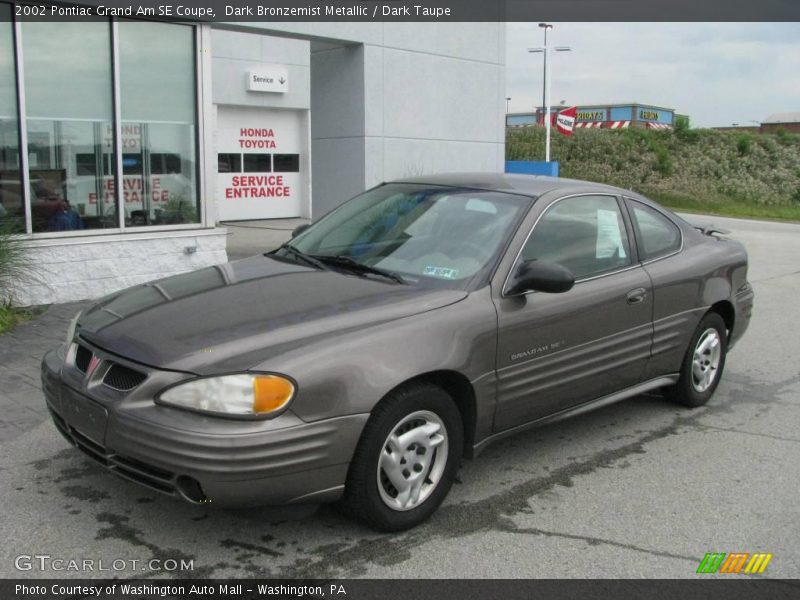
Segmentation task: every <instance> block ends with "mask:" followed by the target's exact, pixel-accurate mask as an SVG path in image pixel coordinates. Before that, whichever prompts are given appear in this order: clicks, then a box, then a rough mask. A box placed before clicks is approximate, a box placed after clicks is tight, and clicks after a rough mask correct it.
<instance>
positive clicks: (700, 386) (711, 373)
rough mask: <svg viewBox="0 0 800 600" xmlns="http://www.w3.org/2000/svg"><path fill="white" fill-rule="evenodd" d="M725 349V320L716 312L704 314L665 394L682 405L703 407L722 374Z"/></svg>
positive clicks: (726, 339)
mask: <svg viewBox="0 0 800 600" xmlns="http://www.w3.org/2000/svg"><path fill="white" fill-rule="evenodd" d="M727 349H728V332H727V328H726V327H725V321H724V320H723V319H722V317H721V316H720V315H718V314H717V313H714V312H711V313H708V314H706V316H705V317H703V319H702V320H701V321H700V324H699V325H698V326H697V329H696V330H695V332H694V335H693V336H692V340H691V342H690V343H689V348H688V349H687V351H686V355H685V356H684V358H683V364H682V365H681V372H680V379H678V383H676V384H675V385H674V386H673V387H671V388H667V396H668V397H669V398H670V399H671V400H673V401H675V402H677V403H679V404H683V405H684V406H691V407H695V406H702V405H704V404H705V403H706V402H708V400H709V399H710V398H711V396H712V395H713V394H714V391H715V390H716V389H717V385H718V384H719V380H720V378H721V377H722V370H723V369H724V367H725V354H726V352H727Z"/></svg>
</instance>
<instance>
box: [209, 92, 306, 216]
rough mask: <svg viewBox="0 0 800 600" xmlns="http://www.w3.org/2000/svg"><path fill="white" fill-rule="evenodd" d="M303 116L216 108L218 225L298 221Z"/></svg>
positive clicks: (303, 153)
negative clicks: (282, 219) (238, 222)
mask: <svg viewBox="0 0 800 600" xmlns="http://www.w3.org/2000/svg"><path fill="white" fill-rule="evenodd" d="M306 123H307V119H306V113H305V111H295V110H271V109H263V108H241V107H226V106H220V107H219V110H218V113H217V135H216V150H217V164H218V167H217V188H216V195H217V210H218V215H219V220H221V221H236V220H244V219H279V218H286V217H299V216H303V214H304V212H305V211H304V210H303V208H304V207H305V206H306V197H307V193H308V189H307V188H308V155H307V152H308V151H307V146H308V143H307V139H308V136H307V133H306V127H307V125H306Z"/></svg>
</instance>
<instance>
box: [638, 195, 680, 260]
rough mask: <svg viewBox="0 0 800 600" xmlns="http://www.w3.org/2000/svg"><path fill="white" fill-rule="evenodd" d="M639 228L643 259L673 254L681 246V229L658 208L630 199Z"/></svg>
mask: <svg viewBox="0 0 800 600" xmlns="http://www.w3.org/2000/svg"><path fill="white" fill-rule="evenodd" d="M629 203H630V207H631V208H632V212H633V218H634V220H635V221H636V225H637V227H638V228H639V238H640V239H639V246H640V250H641V252H640V254H641V255H642V259H644V260H649V259H651V258H657V257H659V256H664V255H665V254H671V253H673V252H675V251H676V250H678V249H679V248H680V247H681V230H680V229H678V226H677V225H675V223H673V222H672V221H670V220H669V219H668V218H667V217H665V216H664V215H662V214H661V213H660V212H658V211H657V210H654V209H652V208H650V207H649V206H645V205H644V204H642V203H641V202H636V201H634V200H631V201H629Z"/></svg>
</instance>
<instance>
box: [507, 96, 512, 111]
mask: <svg viewBox="0 0 800 600" xmlns="http://www.w3.org/2000/svg"><path fill="white" fill-rule="evenodd" d="M509 102H511V96H506V114H508V103H509Z"/></svg>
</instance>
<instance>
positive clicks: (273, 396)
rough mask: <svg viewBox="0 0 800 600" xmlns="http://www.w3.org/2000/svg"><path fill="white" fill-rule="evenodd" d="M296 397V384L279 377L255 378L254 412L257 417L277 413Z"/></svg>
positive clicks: (259, 376) (264, 376)
mask: <svg viewBox="0 0 800 600" xmlns="http://www.w3.org/2000/svg"><path fill="white" fill-rule="evenodd" d="M293 395H294V384H293V383H292V382H291V381H289V380H288V379H285V378H284V377H279V376H278V375H256V376H255V377H253V412H254V413H255V414H257V415H260V414H264V413H271V412H275V411H276V410H280V409H281V408H283V407H284V406H286V405H287V404H288V402H289V400H291V399H292V396H293Z"/></svg>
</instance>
